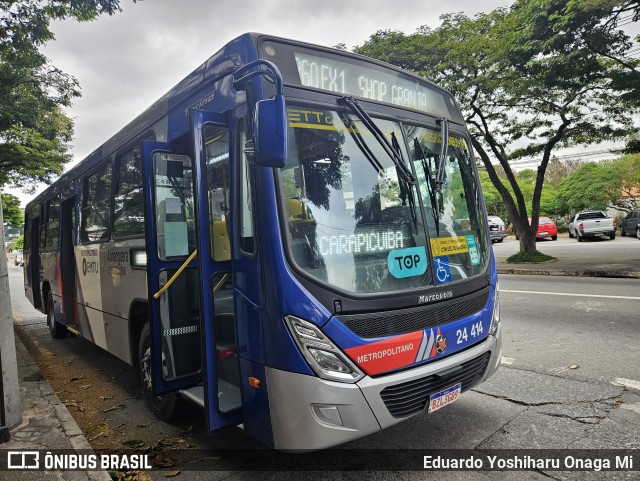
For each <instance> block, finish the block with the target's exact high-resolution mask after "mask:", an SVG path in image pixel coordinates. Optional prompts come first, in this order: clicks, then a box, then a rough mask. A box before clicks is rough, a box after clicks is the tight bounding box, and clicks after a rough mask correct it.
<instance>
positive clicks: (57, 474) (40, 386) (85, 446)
mask: <svg viewBox="0 0 640 481" xmlns="http://www.w3.org/2000/svg"><path fill="white" fill-rule="evenodd" d="M15 339H16V357H17V360H18V378H19V383H20V396H21V401H22V423H21V424H20V425H19V426H16V427H15V428H13V429H12V430H11V439H10V441H9V442H7V443H3V444H0V449H2V451H3V452H4V453H3V457H4V456H6V454H5V453H6V452H7V451H9V450H12V451H16V450H17V451H22V450H37V449H46V450H49V449H52V450H53V449H55V450H58V449H72V450H91V445H90V444H89V441H87V438H86V437H85V436H84V433H83V432H82V430H81V429H80V427H79V426H78V425H77V424H76V422H75V420H74V419H73V417H72V416H71V414H70V413H69V411H68V410H67V407H66V406H65V405H64V404H62V402H60V399H59V398H58V396H57V395H56V393H55V392H54V391H53V389H52V388H51V386H50V385H49V384H48V383H47V382H46V381H44V380H42V374H41V373H40V369H39V368H38V366H37V365H36V363H35V361H34V360H33V358H32V357H31V355H30V354H29V352H28V351H27V349H26V348H25V347H24V345H23V344H22V341H21V340H20V338H19V337H18V334H17V333H16V335H15ZM41 464H42V461H41ZM5 466H6V464H5ZM9 474H10V478H11V481H22V480H25V481H27V480H29V481H32V480H42V481H49V480H51V481H59V480H60V479H64V480H70V481H71V480H72V481H111V477H110V476H109V475H108V474H107V473H106V471H45V470H39V471H26V470H25V471H4V473H0V477H4V476H7V479H9ZM3 479H4V478H3Z"/></svg>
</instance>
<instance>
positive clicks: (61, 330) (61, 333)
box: [47, 292, 69, 339]
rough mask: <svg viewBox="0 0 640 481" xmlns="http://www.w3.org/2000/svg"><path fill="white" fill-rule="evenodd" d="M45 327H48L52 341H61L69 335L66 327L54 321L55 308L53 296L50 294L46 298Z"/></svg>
mask: <svg viewBox="0 0 640 481" xmlns="http://www.w3.org/2000/svg"><path fill="white" fill-rule="evenodd" d="M47 326H48V327H49V333H50V334H51V337H53V338H54V339H62V338H64V337H67V336H68V335H69V331H67V327H66V326H63V325H62V324H60V323H59V322H57V321H56V316H55V307H53V296H52V295H51V292H49V295H48V296H47Z"/></svg>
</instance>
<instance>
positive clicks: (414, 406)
mask: <svg viewBox="0 0 640 481" xmlns="http://www.w3.org/2000/svg"><path fill="white" fill-rule="evenodd" d="M490 357H491V353H490V352H485V353H484V354H482V355H480V356H478V357H476V358H475V359H471V360H470V361H467V362H464V363H462V364H461V365H460V366H461V367H462V369H460V370H456V371H455V372H453V373H451V374H450V375H446V374H445V375H444V376H442V375H440V374H432V375H431V376H425V377H422V378H419V379H414V380H413V381H408V382H404V383H402V384H396V385H395V386H389V387H386V388H384V389H383V390H382V392H381V393H380V396H381V397H382V400H383V401H384V404H385V406H387V409H388V410H389V413H390V414H391V415H392V416H393V417H394V418H404V417H407V416H411V415H412V414H416V413H419V412H420V411H423V410H424V408H425V406H426V405H427V402H428V401H429V396H430V395H431V394H434V393H436V392H439V391H442V390H444V389H446V388H448V387H451V386H455V385H456V384H458V383H461V384H462V392H465V391H467V390H468V389H471V388H472V387H473V386H475V385H476V384H477V383H478V382H479V381H480V379H482V376H483V375H484V372H485V370H486V369H487V364H488V363H489V358H490Z"/></svg>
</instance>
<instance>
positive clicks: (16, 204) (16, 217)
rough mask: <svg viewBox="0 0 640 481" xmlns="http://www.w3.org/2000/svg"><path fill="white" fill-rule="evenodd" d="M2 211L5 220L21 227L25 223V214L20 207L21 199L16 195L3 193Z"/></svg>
mask: <svg viewBox="0 0 640 481" xmlns="http://www.w3.org/2000/svg"><path fill="white" fill-rule="evenodd" d="M2 212H3V215H4V221H5V222H6V223H8V224H11V225H12V226H14V227H20V226H21V225H22V224H23V223H24V214H23V213H22V209H21V208H20V199H18V198H17V197H16V196H15V195H11V194H2Z"/></svg>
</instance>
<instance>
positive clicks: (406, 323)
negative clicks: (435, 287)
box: [338, 287, 489, 338]
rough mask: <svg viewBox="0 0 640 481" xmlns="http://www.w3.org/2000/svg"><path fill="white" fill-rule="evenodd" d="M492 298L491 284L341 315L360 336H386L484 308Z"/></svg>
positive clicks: (340, 319) (447, 320)
mask: <svg viewBox="0 0 640 481" xmlns="http://www.w3.org/2000/svg"><path fill="white" fill-rule="evenodd" d="M488 300H489V287H485V288H483V289H481V290H480V291H477V292H474V293H472V294H467V295H466V296H462V297H457V298H455V299H452V300H450V301H444V302H439V303H438V304H433V305H430V306H426V307H424V306H421V307H418V308H415V307H412V308H410V309H401V310H397V311H390V312H382V313H375V314H354V315H350V316H339V317H338V320H339V321H340V322H342V323H343V324H344V325H345V326H347V327H348V328H349V329H351V330H352V331H353V332H354V333H355V334H357V335H358V336H360V337H364V338H369V337H384V336H392V335H395V334H404V333H407V332H415V331H419V330H421V329H426V328H429V327H435V326H441V325H443V324H448V323H449V322H454V321H457V320H459V319H462V318H464V317H467V316H470V315H471V314H475V313H476V312H479V311H481V310H482V309H483V308H484V307H485V306H486V305H487V301H488Z"/></svg>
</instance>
